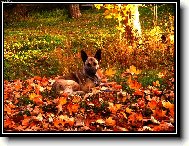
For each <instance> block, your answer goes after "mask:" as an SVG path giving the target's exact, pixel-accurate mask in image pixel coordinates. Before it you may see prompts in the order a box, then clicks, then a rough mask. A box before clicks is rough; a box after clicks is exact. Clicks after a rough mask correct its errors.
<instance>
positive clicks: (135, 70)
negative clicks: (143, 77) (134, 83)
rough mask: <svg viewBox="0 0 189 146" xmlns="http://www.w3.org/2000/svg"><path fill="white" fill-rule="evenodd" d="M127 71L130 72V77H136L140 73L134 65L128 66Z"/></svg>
mask: <svg viewBox="0 0 189 146" xmlns="http://www.w3.org/2000/svg"><path fill="white" fill-rule="evenodd" d="M127 71H128V72H130V73H131V74H132V75H133V74H136V75H138V74H140V73H141V70H138V69H136V67H135V66H134V65H132V66H130V68H129V69H128V70H127Z"/></svg>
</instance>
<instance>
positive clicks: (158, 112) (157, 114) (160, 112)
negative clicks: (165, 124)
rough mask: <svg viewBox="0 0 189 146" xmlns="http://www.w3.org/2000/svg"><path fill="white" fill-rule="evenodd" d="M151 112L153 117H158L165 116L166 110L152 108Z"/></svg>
mask: <svg viewBox="0 0 189 146" xmlns="http://www.w3.org/2000/svg"><path fill="white" fill-rule="evenodd" d="M153 114H154V117H156V118H157V119H158V118H162V117H165V116H166V111H163V110H161V109H155V110H153Z"/></svg>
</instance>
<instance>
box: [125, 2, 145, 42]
mask: <svg viewBox="0 0 189 146" xmlns="http://www.w3.org/2000/svg"><path fill="white" fill-rule="evenodd" d="M134 6H135V9H134V10H132V11H130V12H128V18H126V19H125V20H124V24H125V25H126V28H125V37H126V39H127V40H128V41H129V42H130V44H133V42H134V41H136V40H138V39H139V38H140V37H141V34H142V32H141V25H140V21H139V12H138V5H137V4H135V5H134ZM129 20H130V21H131V24H130V25H128V21H129Z"/></svg>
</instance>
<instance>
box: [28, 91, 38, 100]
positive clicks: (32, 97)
mask: <svg viewBox="0 0 189 146" xmlns="http://www.w3.org/2000/svg"><path fill="white" fill-rule="evenodd" d="M36 96H37V94H35V93H31V94H30V95H29V98H30V100H33V99H34V98H35V97H36Z"/></svg>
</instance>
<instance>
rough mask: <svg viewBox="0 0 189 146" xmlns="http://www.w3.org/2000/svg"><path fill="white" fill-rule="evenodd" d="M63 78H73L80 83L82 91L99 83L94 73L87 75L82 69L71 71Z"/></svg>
mask: <svg viewBox="0 0 189 146" xmlns="http://www.w3.org/2000/svg"><path fill="white" fill-rule="evenodd" d="M64 79H65V80H74V81H75V82H77V83H78V84H79V85H80V88H81V90H82V91H86V92H87V91H89V90H90V89H91V88H93V87H95V86H97V85H99V84H100V81H99V79H98V77H97V76H96V75H94V76H88V75H86V74H84V73H83V72H82V71H78V72H75V73H71V74H70V75H68V76H65V77H64Z"/></svg>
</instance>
